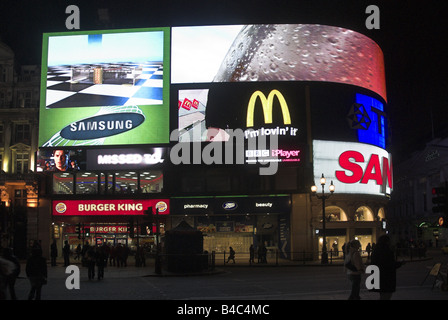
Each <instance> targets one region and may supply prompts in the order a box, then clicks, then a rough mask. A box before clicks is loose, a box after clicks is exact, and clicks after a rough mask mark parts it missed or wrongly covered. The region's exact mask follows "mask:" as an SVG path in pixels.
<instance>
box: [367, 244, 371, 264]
mask: <svg viewBox="0 0 448 320" xmlns="http://www.w3.org/2000/svg"><path fill="white" fill-rule="evenodd" d="M366 252H367V261H370V253H371V252H372V246H371V245H370V242H369V243H368V244H367V246H366Z"/></svg>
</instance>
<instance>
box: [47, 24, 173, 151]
mask: <svg viewBox="0 0 448 320" xmlns="http://www.w3.org/2000/svg"><path fill="white" fill-rule="evenodd" d="M169 37H170V32H169V28H157V29H130V30H107V31H89V32H67V33H48V34H44V37H43V57H42V81H41V101H40V126H39V130H40V131H39V146H40V147H56V146H60V145H64V146H66V147H67V146H68V147H73V146H95V145H106V146H110V145H133V144H146V143H167V142H168V140H169V102H168V100H169V76H168V75H169V66H170V64H169V57H170V56H169V52H170V50H169Z"/></svg>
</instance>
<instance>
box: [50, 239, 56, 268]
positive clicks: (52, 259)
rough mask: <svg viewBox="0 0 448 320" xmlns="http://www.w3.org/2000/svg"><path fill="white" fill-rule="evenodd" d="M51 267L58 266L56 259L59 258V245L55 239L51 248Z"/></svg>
mask: <svg viewBox="0 0 448 320" xmlns="http://www.w3.org/2000/svg"><path fill="white" fill-rule="evenodd" d="M50 257H51V266H52V267H54V266H56V258H57V257H58V245H57V243H56V239H53V243H52V244H51V247H50Z"/></svg>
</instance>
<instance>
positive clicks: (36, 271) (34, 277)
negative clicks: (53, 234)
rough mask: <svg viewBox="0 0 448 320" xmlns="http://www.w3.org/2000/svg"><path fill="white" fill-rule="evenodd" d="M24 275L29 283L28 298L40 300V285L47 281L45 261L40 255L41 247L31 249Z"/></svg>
mask: <svg viewBox="0 0 448 320" xmlns="http://www.w3.org/2000/svg"><path fill="white" fill-rule="evenodd" d="M26 276H27V277H28V279H29V280H30V284H31V290H30V293H29V295H28V300H32V299H33V298H34V297H36V300H40V298H41V290H42V286H43V285H44V284H46V283H47V262H46V260H45V258H44V257H42V250H41V249H39V248H33V249H32V251H31V257H30V258H29V259H28V261H27V262H26Z"/></svg>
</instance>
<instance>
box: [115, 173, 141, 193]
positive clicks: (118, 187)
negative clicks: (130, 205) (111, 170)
mask: <svg viewBox="0 0 448 320" xmlns="http://www.w3.org/2000/svg"><path fill="white" fill-rule="evenodd" d="M137 190H138V174H137V173H136V172H133V171H131V172H116V173H115V193H124V194H130V193H136V192H137Z"/></svg>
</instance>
